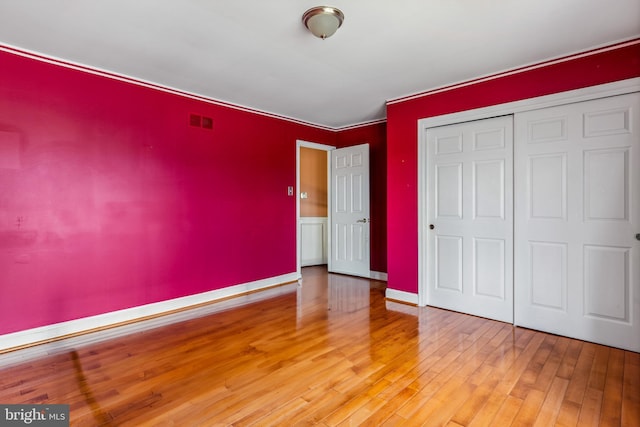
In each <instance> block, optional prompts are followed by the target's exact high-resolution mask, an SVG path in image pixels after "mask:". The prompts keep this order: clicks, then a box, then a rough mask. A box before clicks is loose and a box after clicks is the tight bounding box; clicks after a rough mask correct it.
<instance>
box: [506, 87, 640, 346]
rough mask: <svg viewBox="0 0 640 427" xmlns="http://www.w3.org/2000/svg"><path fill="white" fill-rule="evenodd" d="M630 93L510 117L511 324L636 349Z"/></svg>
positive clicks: (635, 115)
mask: <svg viewBox="0 0 640 427" xmlns="http://www.w3.org/2000/svg"><path fill="white" fill-rule="evenodd" d="M638 126H640V94H638V93H634V94H629V95H621V96H615V97H610V98H604V99H599V100H593V101H587V102H581V103H575V104H568V105H563V106H559V107H553V108H546V109H541V110H536V111H530V112H525V113H519V114H516V116H515V135H516V146H515V186H516V192H515V195H516V196H515V218H516V220H515V235H516V236H517V239H516V245H515V308H514V310H515V323H516V324H517V325H520V326H526V327H529V328H533V329H539V330H543V331H547V332H552V333H556V334H560V335H566V336H570V337H574V338H579V339H583V340H587V341H593V342H598V343H602V344H607V345H612V346H615V347H620V348H625V349H630V350H634V351H640V326H639V325H640V247H639V246H640V241H638V240H636V238H635V235H636V234H637V233H638V232H640V186H639V183H640V174H639V170H640V143H639V141H640V134H638V131H637V128H638Z"/></svg>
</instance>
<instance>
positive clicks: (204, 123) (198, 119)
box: [189, 113, 213, 129]
mask: <svg viewBox="0 0 640 427" xmlns="http://www.w3.org/2000/svg"><path fill="white" fill-rule="evenodd" d="M189 125H190V126H193V127H197V128H204V129H213V119H212V118H211V117H205V116H200V115H198V114H193V113H191V114H189Z"/></svg>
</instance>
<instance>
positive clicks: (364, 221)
mask: <svg viewBox="0 0 640 427" xmlns="http://www.w3.org/2000/svg"><path fill="white" fill-rule="evenodd" d="M356 222H362V223H365V224H366V223H367V222H369V218H362V219H359V220H357V221H356Z"/></svg>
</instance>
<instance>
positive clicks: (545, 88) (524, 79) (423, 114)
mask: <svg viewBox="0 0 640 427" xmlns="http://www.w3.org/2000/svg"><path fill="white" fill-rule="evenodd" d="M638 76H640V44H639V43H635V44H631V45H628V44H627V45H624V44H623V45H620V46H619V47H618V48H613V49H612V50H608V51H604V52H599V53H595V54H592V55H588V56H583V57H576V58H574V59H569V60H567V61H564V62H560V63H549V64H547V65H545V66H542V67H540V68H535V69H531V70H528V71H522V72H519V73H516V74H511V75H505V76H502V77H499V78H495V79H493V80H488V81H483V82H478V83H476V84H472V85H469V86H464V87H459V88H454V89H452V90H448V91H444V92H438V93H434V94H426V95H425V96H422V97H419V98H415V99H411V100H406V101H404V102H398V103H392V104H389V105H387V236H388V247H387V265H388V279H389V281H388V287H389V288H392V289H396V290H401V291H406V292H411V293H417V292H418V193H417V187H418V185H417V183H418V120H419V119H423V118H427V117H434V116H439V115H443V114H449V113H454V112H459V111H465V110H471V109H475V108H481V107H486V106H490V105H498V104H502V103H507V102H512V101H517V100H522V99H527V98H533V97H537V96H543V95H548V94H552V93H557V92H563V91H568V90H573V89H579V88H583V87H588V86H594V85H598V84H604V83H610V82H614V81H618V80H624V79H628V78H633V77H638Z"/></svg>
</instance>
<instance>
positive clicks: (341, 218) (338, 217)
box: [328, 144, 370, 277]
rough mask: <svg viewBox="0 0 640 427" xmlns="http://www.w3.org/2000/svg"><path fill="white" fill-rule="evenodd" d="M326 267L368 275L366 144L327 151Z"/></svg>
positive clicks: (332, 270)
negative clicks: (328, 248)
mask: <svg viewBox="0 0 640 427" xmlns="http://www.w3.org/2000/svg"><path fill="white" fill-rule="evenodd" d="M330 179H331V191H330V193H331V196H330V197H331V200H330V206H329V208H330V212H331V217H330V222H331V237H330V239H331V251H330V258H329V266H328V267H329V271H331V272H335V273H344V274H351V275H355V276H362V277H369V276H370V267H369V258H370V254H369V221H370V217H369V144H362V145H356V146H353V147H347V148H340V149H337V150H333V151H332V152H331V178H330Z"/></svg>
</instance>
